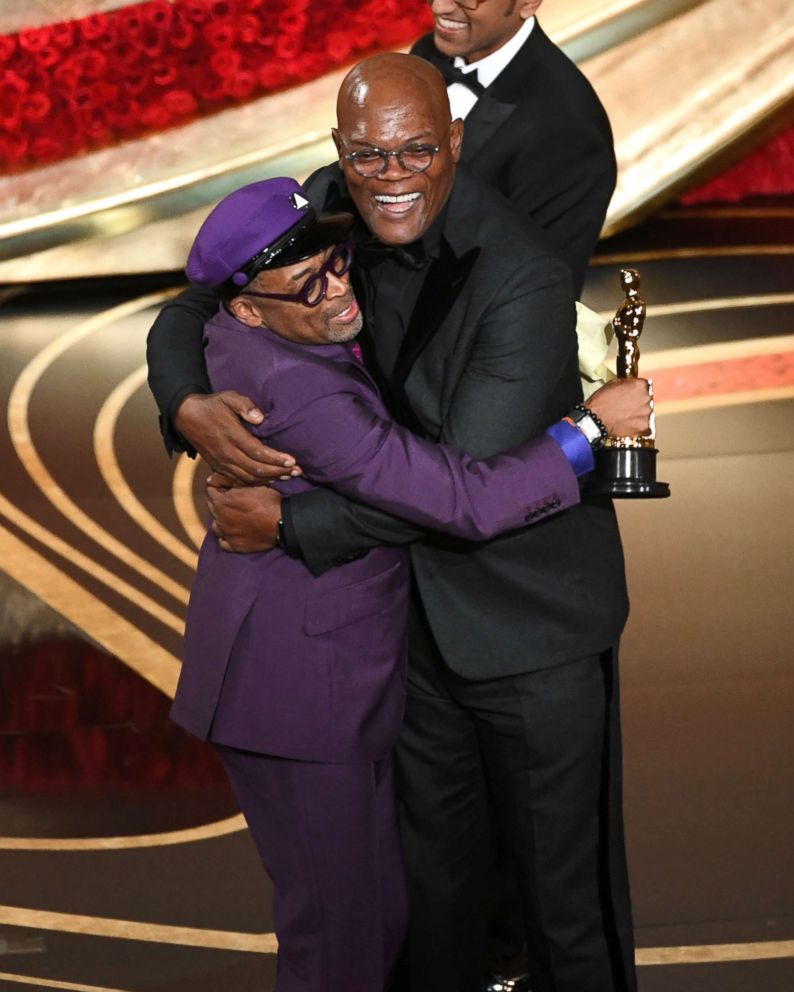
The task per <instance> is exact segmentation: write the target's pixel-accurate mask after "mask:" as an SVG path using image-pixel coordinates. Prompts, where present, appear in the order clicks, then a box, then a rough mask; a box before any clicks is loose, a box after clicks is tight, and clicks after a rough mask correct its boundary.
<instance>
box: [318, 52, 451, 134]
mask: <svg viewBox="0 0 794 992" xmlns="http://www.w3.org/2000/svg"><path fill="white" fill-rule="evenodd" d="M373 102H374V103H375V104H377V105H378V106H379V107H381V108H382V112H385V111H386V108H387V107H391V106H394V105H397V106H402V107H408V106H411V107H413V108H414V109H420V108H421V109H423V110H426V111H427V112H428V113H429V114H432V115H437V116H438V119H439V123H440V124H441V126H446V125H448V124H449V123H450V121H451V120H452V116H451V114H450V110H449V97H448V96H447V85H446V83H445V82H444V77H443V76H442V75H441V73H440V72H439V71H438V69H436V67H435V66H433V65H431V64H430V63H429V62H426V61H425V60H424V59H420V58H417V57H416V55H404V54H403V53H401V52H385V53H384V54H382V55H373V56H372V58H369V59H365V60H364V61H363V62H359V64H358V65H356V66H353V68H352V69H351V70H350V72H349V73H348V74H347V75H346V76H345V78H344V79H343V80H342V85H341V86H340V88H339V96H338V97H337V101H336V118H337V122H338V125H339V126H340V127H343V126H344V124H343V122H345V121H346V120H347V118H349V116H350V115H351V114H354V113H355V112H356V111H357V110H361V109H362V108H363V107H365V106H366V105H368V104H370V105H371V104H372V103H373Z"/></svg>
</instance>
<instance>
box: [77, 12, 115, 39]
mask: <svg viewBox="0 0 794 992" xmlns="http://www.w3.org/2000/svg"><path fill="white" fill-rule="evenodd" d="M78 23H79V25H80V33H81V34H82V36H83V37H84V38H85V40H86V41H96V40H97V38H101V37H102V35H103V34H104V33H105V32H106V31H107V29H108V18H107V17H106V16H105V14H91V15H90V16H88V17H83V18H82V19H81V20H80V21H78Z"/></svg>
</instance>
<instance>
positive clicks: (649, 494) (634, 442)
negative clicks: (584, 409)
mask: <svg viewBox="0 0 794 992" xmlns="http://www.w3.org/2000/svg"><path fill="white" fill-rule="evenodd" d="M620 287H621V289H622V290H623V292H624V294H625V299H624V300H623V302H622V303H621V304H620V306H619V307H618V309H617V312H616V313H615V316H614V318H613V320H612V326H613V328H614V329H615V337H616V338H617V340H618V363H617V373H618V379H636V378H637V376H638V375H639V361H640V335H641V334H642V328H643V325H644V323H645V317H646V307H645V300H643V298H642V297H641V296H640V274H639V272H638V271H637V270H636V269H621V270H620ZM656 455H657V450H656V423H655V416H654V414H653V412H652V413H651V432H650V434H648V435H645V436H642V437H609V438H607V440H606V442H605V444H604V447H603V448H602V449H601V450H600V451H599V452H597V454H596V469H595V472H594V473H593V476H592V478H591V481H590V483H589V484H588V487H587V491H588V492H589V493H596V494H598V495H601V496H611V497H612V498H613V499H636V498H641V499H661V498H664V497H665V496H669V495H670V487H669V485H668V484H667V483H666V482H657V480H656Z"/></svg>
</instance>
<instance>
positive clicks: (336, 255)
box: [239, 240, 354, 307]
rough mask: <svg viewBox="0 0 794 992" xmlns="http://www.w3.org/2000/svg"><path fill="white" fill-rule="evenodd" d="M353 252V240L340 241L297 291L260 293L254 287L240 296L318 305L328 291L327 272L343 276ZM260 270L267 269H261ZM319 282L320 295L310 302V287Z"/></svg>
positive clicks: (348, 266)
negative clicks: (337, 265)
mask: <svg viewBox="0 0 794 992" xmlns="http://www.w3.org/2000/svg"><path fill="white" fill-rule="evenodd" d="M353 254H354V247H353V242H352V241H350V240H347V241H342V242H340V243H339V244H338V245H336V246H335V247H334V250H333V251H332V252H331V254H330V255H329V256H328V258H326V260H325V261H324V262H323V264H322V265H321V266H320V268H319V269H318V270H317V271H316V272H315V273H313V274H312V275H310V276H309V278H308V279H307V280H306V282H305V283H304V284H303V285H302V286H301V288H300V289H299V290H298V292H297V293H261V292H259V291H258V290H255V289H244V290H242V291H241V292H240V294H239V295H240V296H258V297H261V298H262V299H265V300H282V301H283V302H284V303H300V304H302V305H303V306H304V307H318V306H319V305H320V304H321V303H322V302H323V300H324V299H325V295H326V293H327V292H328V273H329V272H333V274H334V275H335V276H343V275H345V274H346V273H347V272H349V271H350V266H351V265H352V264H353ZM339 259H344V261H343V263H342V268H341V269H338V270H337V269H334V264H335V263H336V262H337V261H338V260H339ZM260 271H263V272H264V271H267V270H266V269H262V270H260ZM317 282H319V283H320V295H319V296H318V297H317V299H316V300H315V301H314V302H313V303H312V302H311V299H310V298H311V296H312V293H311V292H310V289H313V287H314V285H315V284H316V283H317Z"/></svg>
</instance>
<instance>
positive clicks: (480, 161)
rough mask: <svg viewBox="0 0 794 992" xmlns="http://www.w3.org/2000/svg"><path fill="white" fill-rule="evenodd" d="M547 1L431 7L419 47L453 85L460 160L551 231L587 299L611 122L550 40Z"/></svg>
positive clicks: (442, 0)
mask: <svg viewBox="0 0 794 992" xmlns="http://www.w3.org/2000/svg"><path fill="white" fill-rule="evenodd" d="M541 3H542V0H431V3H430V9H431V10H432V12H433V16H434V18H435V28H434V31H433V33H432V34H429V35H426V36H425V37H424V38H421V39H420V40H419V41H418V42H417V43H416V44H415V45H414V47H413V49H412V52H413V54H414V55H419V56H421V57H422V58H424V59H427V60H428V62H431V63H432V64H433V65H435V66H436V67H437V68H438V69H439V70H440V71H441V73H442V75H443V76H444V78H445V79H446V81H447V92H448V94H449V100H450V106H451V109H452V117H453V119H454V118H456V117H460V118H463V119H464V120H465V122H466V130H465V134H464V139H463V155H462V159H461V161H462V162H463V164H464V165H466V166H467V167H468V168H469V170H470V171H471V172H472V173H473V174H474V175H475V176H477V178H478V179H481V180H482V181H483V182H486V183H488V185H490V186H493V187H494V188H495V189H498V190H499V192H500V193H502V194H503V195H504V196H506V197H507V198H508V200H510V201H511V202H512V203H514V204H515V206H516V207H518V208H519V209H520V210H521V211H523V212H524V213H526V214H527V215H528V216H530V217H532V219H533V220H534V221H535V222H536V223H537V224H538V225H539V226H540V227H541V228H543V230H544V231H545V232H546V234H547V236H548V238H549V241H550V242H551V243H552V244H553V245H554V246H555V248H557V250H558V251H559V252H560V253H561V254H562V256H563V258H564V259H565V260H566V262H567V263H568V265H569V266H570V269H571V272H572V274H573V281H574V292H575V293H576V297H577V299H578V298H579V297H580V296H581V291H582V285H583V283H584V277H585V272H586V269H587V263H588V262H589V260H590V256H591V255H592V253H593V250H594V248H595V246H596V243H597V241H598V237H599V235H600V233H601V228H602V227H603V224H604V218H605V217H606V212H607V207H608V206H609V201H610V199H611V197H612V193H613V191H614V189H615V178H616V165H615V152H614V147H613V140H612V130H611V128H610V126H609V120H608V119H607V115H606V113H605V111H604V108H603V107H602V105H601V102H600V101H599V99H598V96H597V95H596V93H595V91H594V90H593V88H592V86H591V85H590V83H589V82H588V81H587V79H586V78H585V76H584V75H583V74H582V72H581V71H580V70H579V69H578V68H577V67H576V65H575V64H574V63H573V62H571V60H570V59H569V58H568V57H567V56H566V55H565V54H564V53H563V52H562V51H561V49H560V48H558V47H557V46H556V45H555V44H554V43H553V42H552V41H551V40H550V39H549V38H548V36H547V35H546V34H544V32H543V30H542V29H541V26H540V24H539V23H538V21H537V19H536V17H535V14H536V13H537V11H538V8H539V7H540V5H541Z"/></svg>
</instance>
